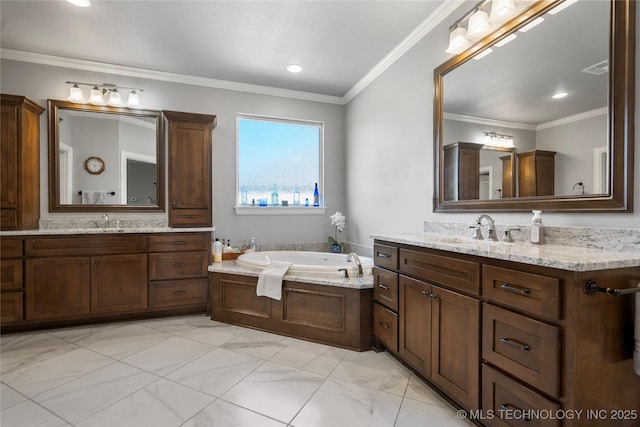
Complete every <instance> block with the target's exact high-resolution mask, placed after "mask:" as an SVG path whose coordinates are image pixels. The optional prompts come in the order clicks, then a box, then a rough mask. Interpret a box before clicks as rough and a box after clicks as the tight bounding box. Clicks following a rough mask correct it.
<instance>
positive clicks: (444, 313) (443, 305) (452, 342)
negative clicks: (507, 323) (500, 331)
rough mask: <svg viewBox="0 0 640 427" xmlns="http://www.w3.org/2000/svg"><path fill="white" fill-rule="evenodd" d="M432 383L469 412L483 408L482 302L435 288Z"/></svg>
mask: <svg viewBox="0 0 640 427" xmlns="http://www.w3.org/2000/svg"><path fill="white" fill-rule="evenodd" d="M432 293H433V295H434V297H435V298H434V299H433V306H432V315H431V318H432V324H433V325H432V332H431V333H432V336H431V350H432V359H431V379H432V380H433V382H434V383H435V384H437V385H438V386H439V387H440V388H441V389H442V390H443V391H444V392H445V393H447V394H448V395H449V396H451V397H452V398H454V399H455V400H456V401H458V403H460V404H461V405H462V406H463V407H464V408H465V409H472V410H473V409H479V406H480V301H478V300H475V299H473V298H469V297H466V296H463V295H460V294H458V293H456V292H451V291H448V290H445V289H442V288H439V287H437V286H433V288H432Z"/></svg>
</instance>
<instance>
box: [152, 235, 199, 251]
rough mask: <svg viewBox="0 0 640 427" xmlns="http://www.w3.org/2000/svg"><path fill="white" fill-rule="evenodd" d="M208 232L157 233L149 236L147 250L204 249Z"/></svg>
mask: <svg viewBox="0 0 640 427" xmlns="http://www.w3.org/2000/svg"><path fill="white" fill-rule="evenodd" d="M209 237H210V235H209V234H203V233H198V234H189V233H180V234H159V235H153V236H149V252H176V251H206V250H209Z"/></svg>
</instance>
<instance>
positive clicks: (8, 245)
mask: <svg viewBox="0 0 640 427" xmlns="http://www.w3.org/2000/svg"><path fill="white" fill-rule="evenodd" d="M0 256H1V257H2V259H6V258H20V257H21V256H22V240H20V239H10V238H7V237H3V238H2V239H0Z"/></svg>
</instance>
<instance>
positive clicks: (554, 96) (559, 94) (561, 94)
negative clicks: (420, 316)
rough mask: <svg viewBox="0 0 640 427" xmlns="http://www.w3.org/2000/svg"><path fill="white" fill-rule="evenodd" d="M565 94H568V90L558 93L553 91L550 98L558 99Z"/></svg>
mask: <svg viewBox="0 0 640 427" xmlns="http://www.w3.org/2000/svg"><path fill="white" fill-rule="evenodd" d="M567 95H569V93H568V92H558V93H554V94H553V96H552V98H553V99H560V98H564V97H565V96H567Z"/></svg>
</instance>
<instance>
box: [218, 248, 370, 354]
mask: <svg viewBox="0 0 640 427" xmlns="http://www.w3.org/2000/svg"><path fill="white" fill-rule="evenodd" d="M345 256H346V255H345ZM259 273H260V272H259V271H255V270H248V269H244V268H241V267H238V266H237V265H236V262H235V261H223V262H222V263H214V264H213V265H210V266H209V286H210V288H209V289H210V292H209V297H210V307H211V319H212V320H216V321H220V322H225V323H232V324H237V325H246V326H250V327H254V328H258V329H262V330H264V331H270V332H275V333H279V334H283V335H287V336H292V337H296V338H302V339H308V340H311V341H315V342H319V343H323V344H329V345H335V346H339V347H343V348H348V349H352V350H360V351H364V350H369V349H371V348H372V346H373V331H372V320H373V314H372V311H371V310H372V308H373V276H365V277H356V278H344V279H332V278H318V277H298V276H292V275H290V274H286V275H285V276H284V278H283V282H282V299H281V300H275V299H271V298H267V297H264V296H260V297H258V296H257V295H256V285H257V282H258V276H259Z"/></svg>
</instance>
